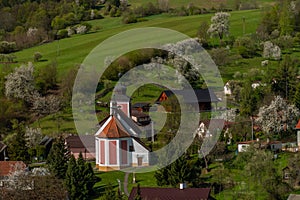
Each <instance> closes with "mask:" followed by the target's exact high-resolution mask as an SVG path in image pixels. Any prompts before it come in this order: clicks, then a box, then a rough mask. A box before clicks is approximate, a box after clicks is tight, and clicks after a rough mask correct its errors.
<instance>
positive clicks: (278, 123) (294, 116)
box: [256, 96, 300, 134]
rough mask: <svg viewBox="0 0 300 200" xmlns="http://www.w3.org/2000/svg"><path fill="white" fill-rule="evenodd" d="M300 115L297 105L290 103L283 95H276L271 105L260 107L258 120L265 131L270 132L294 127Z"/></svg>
mask: <svg viewBox="0 0 300 200" xmlns="http://www.w3.org/2000/svg"><path fill="white" fill-rule="evenodd" d="M299 115H300V112H299V110H298V109H297V108H296V106H294V105H291V104H288V103H287V102H286V101H285V100H284V99H283V98H282V97H280V96H276V97H275V99H274V100H273V101H272V102H271V104H270V105H266V106H263V107H261V108H260V109H259V113H258V118H257V119H256V122H257V123H258V124H259V125H260V126H261V127H262V129H263V131H264V132H266V133H268V134H270V133H274V132H275V133H276V132H280V131H282V130H284V129H290V128H293V127H294V126H295V124H296V123H297V120H298V117H299Z"/></svg>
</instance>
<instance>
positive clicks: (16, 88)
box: [5, 63, 38, 103]
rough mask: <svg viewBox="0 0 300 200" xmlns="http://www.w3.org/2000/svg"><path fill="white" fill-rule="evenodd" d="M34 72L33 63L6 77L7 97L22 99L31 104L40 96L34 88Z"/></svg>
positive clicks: (17, 69)
mask: <svg viewBox="0 0 300 200" xmlns="http://www.w3.org/2000/svg"><path fill="white" fill-rule="evenodd" d="M33 70H34V67H33V65H32V63H29V64H28V66H26V65H22V66H21V67H19V68H16V69H15V71H14V72H13V73H10V74H9V75H7V76H6V77H5V78H6V82H5V95H6V97H8V98H17V99H22V100H24V101H25V102H27V103H31V102H32V99H33V97H35V96H38V92H37V91H36V89H35V88H34V76H33Z"/></svg>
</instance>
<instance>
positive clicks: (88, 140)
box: [65, 135, 95, 160]
mask: <svg viewBox="0 0 300 200" xmlns="http://www.w3.org/2000/svg"><path fill="white" fill-rule="evenodd" d="M65 145H66V147H67V149H68V151H69V152H70V153H71V154H72V155H74V157H75V158H76V159H77V158H78V157H79V154H80V153H81V154H82V156H83V159H85V160H95V136H94V135H80V136H79V135H70V136H68V137H67V138H66V139H65Z"/></svg>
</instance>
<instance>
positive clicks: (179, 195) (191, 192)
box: [128, 187, 213, 200]
mask: <svg viewBox="0 0 300 200" xmlns="http://www.w3.org/2000/svg"><path fill="white" fill-rule="evenodd" d="M137 191H138V188H137V187H134V188H132V190H131V193H130V195H129V198H128V199H129V200H134V199H135V197H136V195H137ZM140 196H141V199H147V200H157V199H159V200H173V199H174V200H175V199H176V200H186V199H188V200H212V199H213V198H212V197H211V196H210V188H183V189H180V188H154V187H140Z"/></svg>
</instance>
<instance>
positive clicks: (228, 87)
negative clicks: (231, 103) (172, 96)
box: [224, 81, 232, 96]
mask: <svg viewBox="0 0 300 200" xmlns="http://www.w3.org/2000/svg"><path fill="white" fill-rule="evenodd" d="M224 94H225V95H229V96H230V95H232V91H231V85H230V82H229V81H227V82H226V84H225V85H224Z"/></svg>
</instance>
